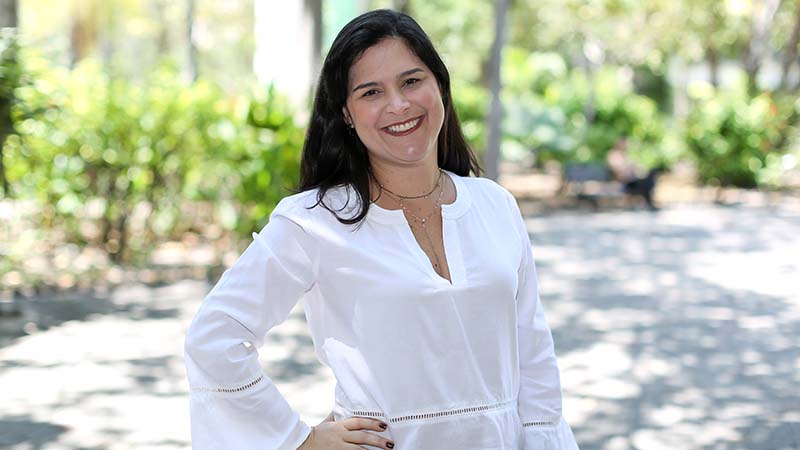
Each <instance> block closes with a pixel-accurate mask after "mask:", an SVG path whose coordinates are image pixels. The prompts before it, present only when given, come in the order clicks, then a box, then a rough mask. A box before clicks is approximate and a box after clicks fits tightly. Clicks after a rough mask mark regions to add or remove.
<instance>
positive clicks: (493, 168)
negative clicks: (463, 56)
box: [484, 0, 508, 180]
mask: <svg viewBox="0 0 800 450" xmlns="http://www.w3.org/2000/svg"><path fill="white" fill-rule="evenodd" d="M507 14H508V0H496V1H495V26H494V43H493V44H492V51H491V54H490V57H489V74H488V75H489V91H490V92H491V98H492V100H491V104H490V106H489V115H488V117H487V122H488V124H487V125H488V126H487V128H488V129H489V138H488V142H487V145H486V155H485V159H484V165H485V166H486V176H487V177H488V178H490V179H492V180H496V179H497V177H498V175H499V162H500V144H501V141H502V138H503V137H502V130H501V128H500V122H501V120H502V116H503V105H502V103H501V101H500V82H501V79H500V75H501V74H500V64H501V62H502V52H503V46H504V44H505V40H506V38H505V36H506V16H507Z"/></svg>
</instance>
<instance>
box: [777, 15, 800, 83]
mask: <svg viewBox="0 0 800 450" xmlns="http://www.w3.org/2000/svg"><path fill="white" fill-rule="evenodd" d="M799 43H800V1H799V2H797V10H796V11H795V19H794V28H793V29H792V35H791V37H789V41H788V42H787V43H786V49H785V51H784V53H783V64H782V66H781V84H780V89H784V88H786V86H787V83H788V80H787V78H788V77H789V71H790V70H791V68H792V64H794V63H795V62H797V44H799Z"/></svg>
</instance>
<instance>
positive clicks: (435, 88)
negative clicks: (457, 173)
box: [343, 38, 444, 166]
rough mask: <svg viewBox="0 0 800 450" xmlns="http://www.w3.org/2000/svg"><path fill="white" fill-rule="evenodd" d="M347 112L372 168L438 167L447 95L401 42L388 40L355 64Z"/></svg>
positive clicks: (373, 48)
mask: <svg viewBox="0 0 800 450" xmlns="http://www.w3.org/2000/svg"><path fill="white" fill-rule="evenodd" d="M343 113H344V116H345V120H347V121H348V122H349V123H352V124H353V125H354V126H355V130H356V132H357V133H358V137H359V138H360V139H361V142H363V143H364V145H365V146H366V147H367V150H368V151H369V154H370V160H371V162H372V164H379V165H386V164H388V165H393V166H398V165H400V166H408V165H415V164H421V163H422V164H425V163H431V162H432V164H433V165H434V166H435V165H436V164H437V163H436V158H437V155H436V150H437V137H438V136H439V130H441V128H442V121H443V120H444V105H443V104H442V94H441V93H440V92H439V85H438V83H437V82H436V77H435V76H434V75H433V73H432V72H431V71H430V69H429V68H428V67H427V66H426V65H425V64H424V63H423V62H422V61H421V60H420V59H419V58H418V57H417V56H416V55H415V54H414V53H413V52H411V50H409V49H408V47H407V46H406V45H405V43H404V42H403V41H402V40H401V39H398V38H388V39H384V40H383V41H381V42H379V43H378V44H376V45H374V46H372V47H370V48H368V49H367V50H366V51H365V52H364V54H363V55H362V56H361V58H360V59H358V60H357V61H356V62H355V64H353V66H352V67H351V68H350V83H349V86H348V95H347V102H346V103H345V107H344V108H343Z"/></svg>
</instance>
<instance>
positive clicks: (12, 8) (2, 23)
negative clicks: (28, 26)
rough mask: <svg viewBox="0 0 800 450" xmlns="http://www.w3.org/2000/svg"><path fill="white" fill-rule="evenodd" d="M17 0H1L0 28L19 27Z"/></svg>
mask: <svg viewBox="0 0 800 450" xmlns="http://www.w3.org/2000/svg"><path fill="white" fill-rule="evenodd" d="M17 11H18V8H17V0H0V28H17V20H18V18H17V17H18V13H17Z"/></svg>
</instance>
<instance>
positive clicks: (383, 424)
mask: <svg viewBox="0 0 800 450" xmlns="http://www.w3.org/2000/svg"><path fill="white" fill-rule="evenodd" d="M378 426H379V427H381V428H383V429H384V430H385V429H386V427H387V425H386V424H385V423H383V422H381V423H380V424H379V425H378Z"/></svg>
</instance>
